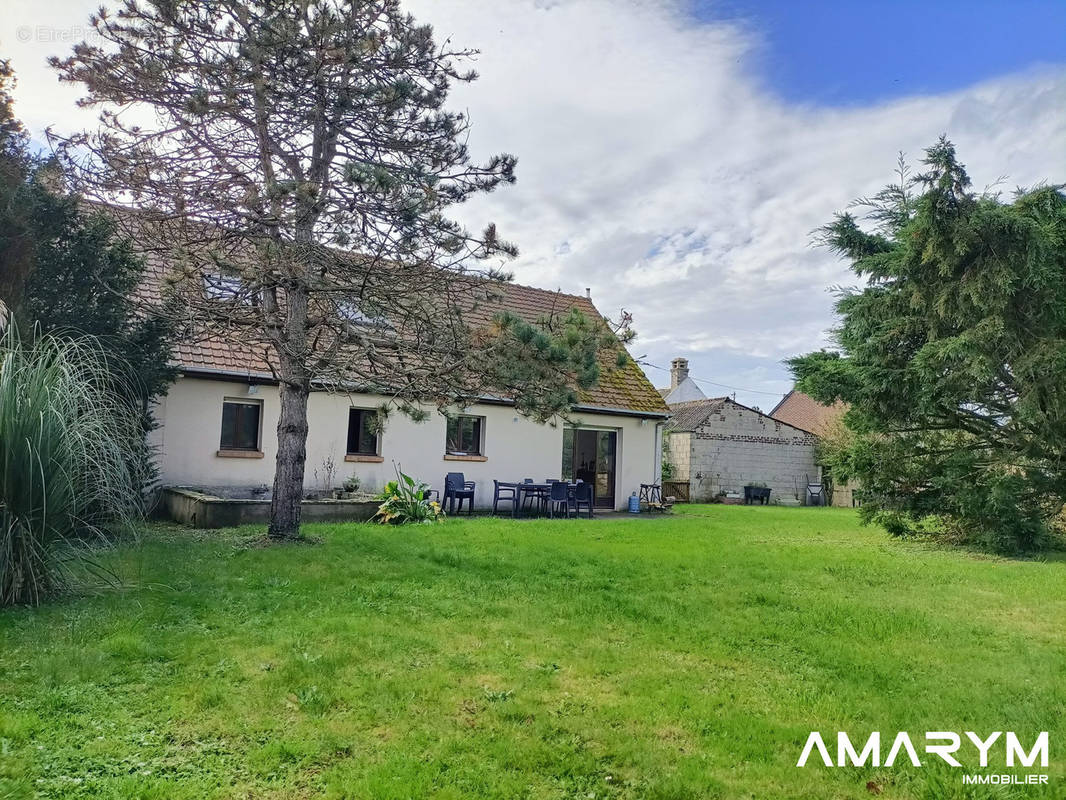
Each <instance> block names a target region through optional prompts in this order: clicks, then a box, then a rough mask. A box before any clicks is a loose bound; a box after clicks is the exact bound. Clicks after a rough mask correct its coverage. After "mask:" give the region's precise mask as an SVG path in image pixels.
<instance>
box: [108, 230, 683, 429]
mask: <svg viewBox="0 0 1066 800" xmlns="http://www.w3.org/2000/svg"><path fill="white" fill-rule="evenodd" d="M107 210H108V211H111V209H107ZM119 213H122V212H119ZM122 230H123V233H125V234H126V235H130V233H131V231H135V230H136V226H135V225H134V226H128V225H124V226H123V228H122ZM134 244H135V245H136V242H134ZM143 255H144V257H145V261H146V263H147V266H146V269H145V284H144V285H143V286H142V287H141V288H140V289H139V290H138V291H139V294H140V295H141V296H142V297H144V298H145V299H148V300H154V301H158V300H159V299H160V297H161V287H162V286H163V284H164V281H165V280H166V276H167V275H168V273H169V272H170V265H168V264H167V262H166V260H165V259H164V258H163V257H162V256H161V255H160V254H159V253H155V252H148V253H144V254H143ZM490 295H491V296H490V298H489V299H487V300H482V301H480V303H479V305H478V307H477V308H476V309H475V310H473V311H472V312H471V313H469V314H468V316H467V321H468V322H470V323H471V324H472V325H474V326H482V325H483V326H484V327H485V328H486V329H487V328H488V327H489V326H490V325H491V324H492V321H493V319H494V318H495V316H496V315H497V314H499V313H501V312H505V311H509V312H511V313H512V314H514V315H515V316H517V317H520V318H521V319H523V320H525V321H526V322H529V323H531V324H535V323H536V322H538V321H539V320H540V319H541V318H543V317H545V316H547V315H551V314H555V315H564V314H566V313H568V312H569V311H570V310H571V309H575V308H576V309H577V310H579V311H581V312H582V313H583V314H585V315H586V316H587V317H589V318H590V319H603V315H602V314H600V312H599V311H598V310H597V309H596V306H595V305H593V303H592V300H591V298H588V297H585V296H581V295H572V294H565V293H563V292H561V291H551V290H548V289H538V288H535V287H532V286H521V285H518V284H514V283H500V284H498V285H495V286H494V290H493V291H492V292H491V293H490ZM175 356H176V360H177V362H178V366H179V367H180V368H181V369H182V370H183V371H184V372H186V373H200V374H204V373H206V374H215V375H220V376H227V375H229V376H234V377H239V378H241V379H247V378H257V379H260V380H264V381H267V380H272V379H273V372H272V370H271V367H270V363H271V359H272V356H271V354H270V353H269V352H268V351H266V350H258V349H255V348H254V347H252V346H247V345H242V344H239V343H237V342H234V341H232V340H230V339H226V338H222V337H218V336H209V335H201V336H197V337H195V338H189V339H186V340H183V341H180V342H179V343H178V345H177V346H176V348H175ZM615 358H616V357H615V354H614V352H610V353H607V352H604V353H601V359H600V360H601V364H600V379H599V382H598V384H597V385H596V386H594V387H592V388H590V389H581V390H579V391H578V404H577V407H578V408H579V409H589V410H603V411H605V412H621V413H647V414H650V415H655V416H664V417H665V416H667V415H669V413H670V409H669V408H668V406H667V404H666V403H665V402H664V401H663V399H662V397H661V396H660V394H659V393H658V392H657V391H656V390H655V387H654V386H653V385H652V384H651V382H650V381H649V380H648V378H647V376H645V374H644V371H643V370H642V369H641V368H640V366H639V365H638V364H637V363H636V362H635V361H634V360H633V359H632V358H629V359H627V361H626V365H625V366H624V367H619V366H618V365H617V363H616V361H615Z"/></svg>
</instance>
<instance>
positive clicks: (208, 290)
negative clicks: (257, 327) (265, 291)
mask: <svg viewBox="0 0 1066 800" xmlns="http://www.w3.org/2000/svg"><path fill="white" fill-rule="evenodd" d="M203 278H204V293H205V294H206V295H207V299H208V300H218V301H221V302H227V303H240V304H241V305H252V306H258V305H259V294H258V292H256V293H252V294H249V293H248V291H247V289H246V288H245V285H244V282H243V281H242V280H241V279H240V276H239V275H204V276H203Z"/></svg>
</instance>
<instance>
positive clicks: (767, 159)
mask: <svg viewBox="0 0 1066 800" xmlns="http://www.w3.org/2000/svg"><path fill="white" fill-rule="evenodd" d="M105 4H106V0H105ZM97 5H99V0H52V2H49V3H47V4H44V3H40V2H39V0H33V2H27V0H4V14H3V17H2V19H0V55H2V56H5V57H10V58H11V60H12V63H13V66H14V67H15V69H16V71H17V73H18V75H19V80H20V83H19V87H18V89H17V91H16V104H17V105H16V109H17V111H18V113H19V114H20V116H21V118H22V119H23V121H24V122H26V123H27V125H28V126H29V128H30V129H31V132H32V133H33V134H34V135H35V136H37V137H41V136H42V134H43V130H44V128H45V127H46V126H48V125H53V126H55V127H56V128H57V129H58V130H61V131H69V130H73V129H76V128H91V127H92V126H93V125H94V115H93V114H92V113H91V112H88V111H82V110H78V109H76V108H75V107H74V101H75V99H76V98H77V97H78V96H79V92H78V90H77V88H76V87H70V86H60V85H59V84H58V82H57V81H56V78H55V75H54V74H53V73H52V72H51V70H50V69H49V68H48V67H47V66H46V64H45V58H46V57H47V56H48V55H52V54H63V53H65V52H67V51H68V50H69V48H70V46H71V41H72V40H74V41H77V40H80V39H81V38H83V37H84V36H85V34H86V32H87V28H86V24H85V22H86V20H87V18H88V15H89V13H90V12H91V11H92V10H93V9H94V8H95V7H96V6H97ZM405 5H406V6H407V7H408V8H409V9H410V10H411V11H412V12H413V13H414V14H415V15H416V17H418V18H419V19H420V20H423V21H426V22H430V23H432V24H433V26H434V28H435V29H436V32H437V36H438V38H439V39H443V38H445V37H450V38H451V40H452V42H453V44H455V45H459V46H464V47H474V48H477V49H479V50H480V51H481V52H480V55H479V57H478V60H477V63H476V64H475V65H474V66H475V67H476V68H477V70H478V72H479V73H480V74H481V78H480V80H478V81H477V82H475V83H473V84H470V85H463V86H460V87H457V88H456V90H455V91H454V92H453V95H452V98H451V105H452V106H453V107H455V108H465V109H467V110H468V111H469V113H470V114H471V117H472V120H473V130H472V134H471V137H470V145H471V150H472V152H473V154H474V155H475V157H477V158H479V159H482V160H483V159H485V158H487V157H489V156H490V155H491V154H493V153H496V152H510V153H514V154H515V155H517V156H518V170H517V175H518V182H517V184H516V185H515V186H513V187H506V188H502V189H500V190H498V191H497V192H495V193H493V194H491V195H486V196H483V197H479V198H477V199H475V200H473V201H471V202H470V203H468V204H466V205H465V206H464V207H462V208H461V209H460V210H459V211H458V212H457V216H459V218H460V219H461V220H462V221H464V222H466V223H468V224H469V225H471V226H472V227H475V228H477V229H480V228H481V227H483V226H484V224H485V223H486V222H488V221H494V222H496V223H497V225H498V227H499V230H500V233H501V235H503V236H504V237H505V238H508V239H509V240H511V241H514V242H515V243H516V244H517V245H518V246H519V249H520V251H521V253H520V255H519V257H518V259H516V260H515V261H513V262H512V263H511V264H510V265H509V269H511V270H512V271H513V272H514V273H515V276H516V280H517V281H518V282H520V283H524V284H528V285H533V286H540V287H543V288H550V289H555V288H560V289H562V290H563V291H566V292H572V293H578V294H583V293H584V291H585V288H586V287H588V288H589V289H590V290H591V292H592V297H593V300H594V301H595V303H596V305H597V307H598V308H599V309H600V311H601V312H602V313H603V314H605V315H607V316H617V315H618V313H619V312H620V310H621V309H626V310H627V311H629V312H631V313H632V314H633V317H634V327H635V329H636V330H637V332H638V338H637V339H636V341H635V342H634V343H633V345H632V347H631V351H632V353H633V354H634V355H635V356H638V357H640V360H641V361H642V363H644V365H645V372H647V374H648V376H649V377H650V378H651V380H652V382H653V383H655V384H656V385H657V386H663V385H666V384H667V383H668V382H669V376H668V373H667V372H666V371H665V370H663V369H661V368H666V367H669V363H670V360H671V359H672V358H675V357H685V358H688V359H689V362H690V369H691V374H692V376H693V377H695V378H697V379H698V380H700V381H701V382H702V383H701V386H702V388H703V390H704V391H705V392H706V393H707V394H708V395H709V396H715V395H722V394H733V393H735V394H736V397H737V399H738V400H739V401H740V402H743V403H746V404H748V405H754V406H758V407H760V408H763V409H765V410H769V409H770V408H772V407H773V405H774V404H775V403H776V401H777V400H778V399H780V397H781V395H782V394H783V393H784V392H786V391H787V390H788V389H789V388H790V386H791V379H790V376H789V374H788V371H787V369H786V368H785V367H784V366H783V364H782V360H783V359H785V358H788V357H789V356H792V355H795V354H799V353H804V352H808V351H810V350H813V349H817V348H819V347H823V346H826V345H827V344H829V343H830V342H831V339H830V337H829V332H830V331H831V329H832V327H833V325H834V316H833V295H832V293H831V291H830V288H831V287H833V286H840V285H850V284H852V283H854V276H852V275H851V273H850V272H849V271H848V269H847V265H846V264H845V263H843V262H841V261H840V260H838V259H837V258H836V257H834V256H833V255H832V254H830V253H828V252H826V251H825V250H823V249H820V248H817V247H814V246H812V244H811V231H812V230H814V229H815V228H817V227H818V226H819V225H822V224H824V223H826V222H828V221H829V220H830V219H831V218H832V215H833V214H834V212H836V211H839V210H843V209H845V208H846V207H847V206H848V204H849V203H850V201H852V200H853V199H854V198H856V197H859V196H862V195H865V194H870V193H873V192H875V191H876V190H877V189H878V188H880V187H881V186H882V185H883V184H885V183H886V182H888V181H889V180H890V179H891V178H892V170H893V168H894V166H895V161H896V157H897V155H898V153H899V152H901V151H902V152H904V153H905V154H906V156H907V157H908V159H909V160H910V161H911V162H912V163H914V164H917V163H918V162H919V161H920V159H921V156H922V150H923V148H925V147H927V146H929V145H931V144H932V143H933V142H934V141H935V140H936V138H937V137H938V136H939V135H941V134H945V133H946V134H947V135H948V136H949V138H951V139H952V140H953V141H954V142H955V144H956V146H957V148H958V152H959V156H960V158H961V160H962V161H963V162H964V163H965V164H966V165H967V167H968V168H969V171H970V174H971V177H972V178H973V182H974V185H975V186H977V187H978V188H981V187H984V186H991V185H993V184H995V185H997V186H998V187H999V188H1002V189H1003V190H1005V191H1008V192H1009V191H1010V190H1012V189H1013V188H1015V187H1016V186H1029V185H1033V184H1035V183H1037V182H1039V181H1042V180H1048V181H1052V182H1063V181H1066V2H1063V0H1042V1H1038V0H1011V2H1005V1H1004V2H999V1H996V2H992V1H991V0H937V1H936V2H931V0H924V2H918V1H917V0H893V1H892V2H887V0H865V1H864V2H858V1H857V0H808V1H807V2H796V0H408V2H406V3H405Z"/></svg>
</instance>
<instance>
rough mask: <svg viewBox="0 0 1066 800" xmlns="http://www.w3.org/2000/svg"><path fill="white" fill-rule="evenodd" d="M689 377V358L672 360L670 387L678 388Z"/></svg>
mask: <svg viewBox="0 0 1066 800" xmlns="http://www.w3.org/2000/svg"><path fill="white" fill-rule="evenodd" d="M687 377H688V359H687V358H675V359H674V360H673V361H671V362H670V388H671V389H676V388H677V387H678V385H680V383H681V381H683V380H685V378H687Z"/></svg>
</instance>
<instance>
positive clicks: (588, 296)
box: [585, 286, 592, 300]
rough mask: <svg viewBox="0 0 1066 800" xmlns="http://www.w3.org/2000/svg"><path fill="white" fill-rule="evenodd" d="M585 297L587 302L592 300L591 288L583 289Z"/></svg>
mask: <svg viewBox="0 0 1066 800" xmlns="http://www.w3.org/2000/svg"><path fill="white" fill-rule="evenodd" d="M585 297H587V298H588V299H589V300H591V299H592V288H591V287H589V286H586V287H585Z"/></svg>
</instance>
